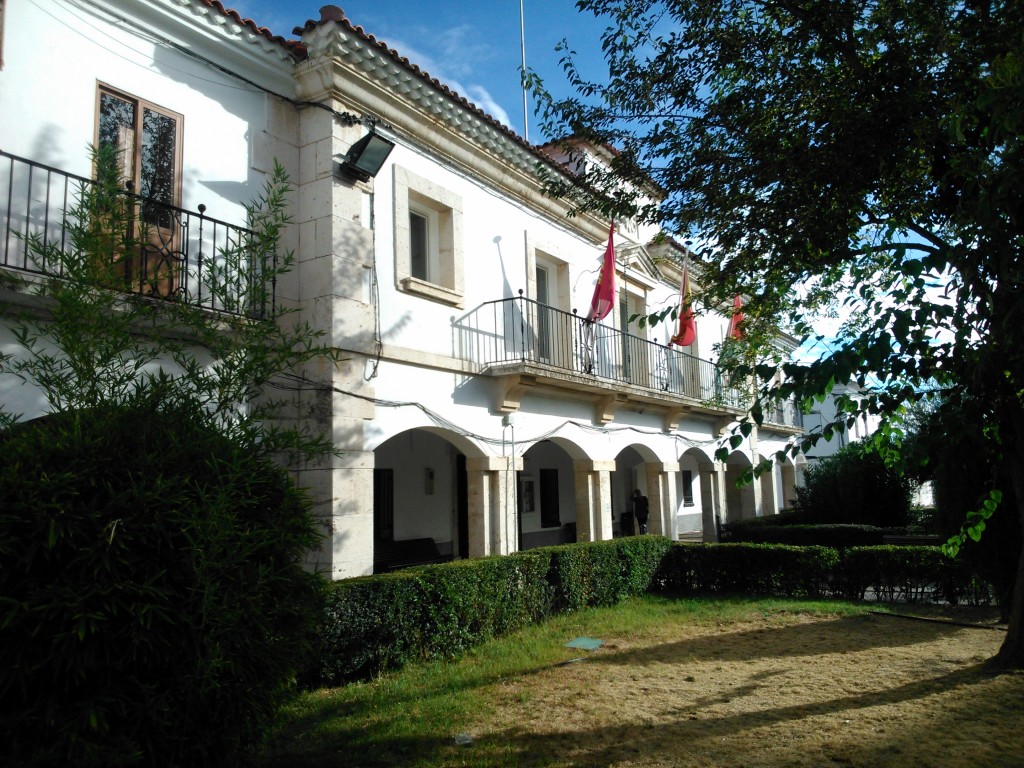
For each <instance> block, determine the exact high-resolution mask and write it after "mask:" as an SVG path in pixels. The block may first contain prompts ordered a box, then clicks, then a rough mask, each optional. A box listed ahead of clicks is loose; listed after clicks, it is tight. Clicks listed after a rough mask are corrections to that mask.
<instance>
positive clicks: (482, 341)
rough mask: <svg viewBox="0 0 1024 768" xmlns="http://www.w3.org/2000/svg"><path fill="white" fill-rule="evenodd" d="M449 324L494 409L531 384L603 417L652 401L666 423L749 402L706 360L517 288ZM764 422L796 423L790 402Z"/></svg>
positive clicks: (723, 417)
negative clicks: (491, 383) (491, 394)
mask: <svg viewBox="0 0 1024 768" xmlns="http://www.w3.org/2000/svg"><path fill="white" fill-rule="evenodd" d="M455 330H456V345H457V350H458V352H457V354H458V355H459V356H460V358H461V359H463V360H466V361H468V362H471V363H473V364H474V365H475V366H477V367H478V368H479V370H481V372H483V373H486V374H489V375H491V376H494V377H496V378H497V379H498V381H499V387H498V390H497V395H498V396H497V402H496V404H495V405H496V409H497V410H499V411H505V412H511V411H514V410H516V409H517V408H518V407H519V400H520V398H521V397H522V395H523V394H524V393H525V392H527V391H529V390H531V389H534V388H536V387H545V388H548V389H552V388H554V389H561V390H569V391H572V392H574V393H576V394H579V393H587V394H590V395H592V396H593V399H594V400H595V403H596V404H597V420H598V421H601V422H607V421H610V420H611V419H612V418H614V411H615V409H616V408H618V407H619V406H621V405H625V404H630V405H631V407H634V408H639V409H643V408H646V407H648V406H650V407H654V408H656V409H658V410H659V411H660V412H661V413H662V414H663V416H664V418H665V427H666V428H668V429H674V428H675V427H676V426H678V422H679V418H680V417H681V416H682V415H683V414H685V413H690V412H693V413H697V414H704V415H706V416H710V417H712V418H714V419H716V420H717V421H718V422H719V425H720V426H724V425H725V424H727V423H728V422H730V421H732V420H733V419H734V418H736V417H738V416H740V415H741V414H742V413H744V412H745V411H746V409H747V407H748V406H749V402H750V395H749V393H748V391H747V389H746V387H745V386H734V385H733V384H732V383H730V382H729V380H728V375H727V374H726V373H725V372H723V371H722V370H721V369H720V368H719V367H718V366H717V365H715V364H714V363H712V362H711V361H710V360H703V359H701V358H698V357H694V356H692V355H688V354H686V353H684V352H681V351H679V350H678V349H676V348H673V347H670V346H666V345H662V344H658V343H657V342H653V341H649V340H648V339H643V338H640V337H639V336H634V335H632V334H629V333H625V332H623V331H621V330H618V329H617V328H613V327H612V326H609V325H605V324H603V323H588V322H587V321H586V320H584V319H583V318H582V317H580V316H578V315H577V314H576V313H575V312H573V313H569V312H563V311H561V310H558V309H555V308H553V307H549V306H547V305H544V304H540V303H538V302H536V301H533V300H531V299H527V298H525V297H524V296H522V295H521V294H520V296H519V297H517V298H512V299H503V300H499V301H491V302H487V303H485V304H482V305H481V306H479V307H477V308H476V309H475V310H473V311H472V312H470V313H468V314H467V315H465V316H463V317H462V318H460V319H459V320H458V321H456V323H455ZM766 422H768V423H769V424H770V425H775V426H781V427H785V428H788V429H793V430H799V429H800V413H799V410H798V409H797V408H796V404H795V403H793V402H787V403H782V404H780V405H779V406H778V407H776V408H774V409H771V410H770V411H769V412H767V413H766Z"/></svg>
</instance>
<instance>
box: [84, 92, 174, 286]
mask: <svg viewBox="0 0 1024 768" xmlns="http://www.w3.org/2000/svg"><path fill="white" fill-rule="evenodd" d="M97 102H98V103H97V110H96V112H97V126H96V146H97V147H100V148H104V147H108V148H113V150H114V155H115V159H116V163H117V171H118V175H119V176H120V181H121V183H122V184H123V185H125V186H127V187H129V188H130V189H131V190H132V191H133V192H134V193H135V194H137V195H140V196H141V198H142V199H141V200H140V201H139V202H138V205H137V208H136V210H135V212H134V213H133V214H132V216H131V222H130V230H131V231H130V232H129V233H128V234H129V235H130V236H131V237H132V238H134V239H136V240H137V241H139V244H138V247H137V248H133V250H132V252H131V253H124V252H118V253H115V254H113V256H114V260H113V261H114V265H115V269H116V270H117V272H118V273H119V274H120V275H121V278H123V279H124V281H125V282H126V283H127V284H128V286H129V287H130V288H131V290H135V291H139V292H141V293H145V294H149V295H160V296H171V295H172V294H174V293H175V292H176V291H177V290H179V288H180V287H181V284H182V275H181V269H182V258H181V239H182V232H181V214H180V212H179V211H178V210H177V209H178V207H179V206H180V203H181V136H182V117H181V115H179V114H176V113H174V112H171V111H169V110H166V109H163V108H162V107H158V106H156V105H155V104H150V103H149V102H146V101H143V100H142V99H139V98H136V97H134V96H129V95H128V94H125V93H121V92H119V91H115V90H113V89H111V88H107V87H105V86H100V88H99V93H98V97H97Z"/></svg>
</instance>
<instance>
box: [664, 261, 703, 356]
mask: <svg viewBox="0 0 1024 768" xmlns="http://www.w3.org/2000/svg"><path fill="white" fill-rule="evenodd" d="M696 340H697V319H696V318H695V317H694V316H693V306H692V305H691V303H690V270H689V267H684V268H683V282H682V283H681V284H680V286H679V330H678V331H677V332H676V334H675V336H673V337H672V338H671V339H670V340H669V344H675V345H676V346H679V347H688V346H690V345H691V344H693V342H695V341H696Z"/></svg>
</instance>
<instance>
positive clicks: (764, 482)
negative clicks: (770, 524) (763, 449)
mask: <svg viewBox="0 0 1024 768" xmlns="http://www.w3.org/2000/svg"><path fill="white" fill-rule="evenodd" d="M757 461H758V463H759V464H760V463H761V462H763V461H766V458H765V457H764V456H760V455H759V456H758V457H757ZM779 470H780V467H779V464H778V463H777V462H776V461H774V460H773V461H772V465H771V469H769V470H767V471H765V472H762V473H761V474H760V475H758V476H757V478H755V480H754V482H756V483H757V484H758V485H759V486H760V489H761V510H760V513H759V514H761V515H777V514H778V513H779V509H780V507H781V502H780V501H779V490H780V489H781V487H782V484H781V475H780V472H779Z"/></svg>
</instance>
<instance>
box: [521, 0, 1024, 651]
mask: <svg viewBox="0 0 1024 768" xmlns="http://www.w3.org/2000/svg"><path fill="white" fill-rule="evenodd" d="M578 6H579V7H580V8H581V9H582V10H584V11H591V12H594V13H596V14H598V15H605V16H607V17H608V20H609V25H608V27H607V29H606V31H605V32H604V35H603V40H602V42H603V52H604V56H605V59H606V62H607V65H608V78H607V80H606V81H602V82H593V81H591V80H588V79H587V78H585V77H584V76H583V74H582V72H581V71H580V70H579V69H578V68H577V66H576V64H575V60H574V55H573V54H572V52H571V51H568V49H566V50H567V53H566V57H565V59H564V67H565V71H566V72H567V74H568V79H569V81H570V83H571V84H572V85H573V86H575V89H576V91H577V93H578V94H579V95H578V96H575V97H570V98H565V99H561V100H555V99H553V98H550V97H548V98H544V87H543V83H542V82H540V80H539V79H538V78H536V77H535V76H534V77H532V84H533V86H534V89H535V91H536V92H537V93H538V94H539V95H540V96H541V113H542V117H543V122H544V128H545V130H546V131H547V132H548V134H549V135H552V136H565V135H574V136H575V137H577V138H581V139H584V140H588V141H589V142H594V143H598V144H602V143H605V144H609V145H612V146H614V147H615V148H616V150H617V152H616V153H615V154H614V156H613V159H612V160H611V163H610V165H607V166H601V165H599V164H590V165H588V166H586V172H585V173H584V174H582V175H580V176H575V177H570V176H566V175H559V174H555V173H551V174H549V176H548V186H549V190H550V192H551V193H553V194H556V195H560V196H562V197H565V198H566V199H568V200H570V201H571V202H572V204H573V206H574V207H575V209H577V210H584V209H586V210H598V211H601V212H603V213H604V214H606V215H609V216H613V217H628V216H634V217H637V218H638V219H640V220H642V221H647V222H656V223H658V224H660V225H662V226H663V227H664V228H665V229H666V231H667V232H669V233H670V234H671V235H674V236H676V237H679V238H681V239H689V240H692V241H694V242H696V243H698V244H699V246H698V248H697V250H698V253H699V255H700V256H701V257H702V258H703V259H704V261H705V262H706V274H707V275H709V276H710V278H711V279H710V280H708V281H707V282H708V283H709V284H708V285H707V286H705V293H704V296H703V297H702V298H703V299H704V302H705V304H710V305H711V306H722V307H727V306H728V302H729V300H730V299H731V298H732V296H733V295H734V294H736V293H741V294H743V295H744V296H745V297H746V302H745V304H744V315H745V324H746V327H748V328H751V329H758V328H759V329H762V331H764V332H765V333H770V328H771V327H772V326H773V325H781V326H783V327H786V328H788V329H790V330H791V331H793V332H795V333H797V334H798V335H800V336H802V337H808V336H813V332H812V330H811V321H812V319H813V318H814V315H815V313H816V312H819V311H820V310H822V308H824V307H828V306H829V303H830V301H832V299H831V298H830V297H834V296H849V299H847V300H846V306H845V308H844V310H845V311H846V312H848V313H849V320H848V321H847V322H846V323H845V324H844V327H843V329H842V331H841V333H840V334H839V336H838V338H836V339H834V340H831V343H830V348H829V350H828V352H827V353H826V354H824V355H823V356H822V357H821V358H820V359H816V360H814V361H811V362H808V363H797V362H790V361H782V360H778V359H773V358H771V357H766V358H764V359H760V360H758V361H756V363H755V364H751V365H749V366H748V367H747V370H749V372H750V373H751V374H753V375H755V376H756V378H757V380H758V382H759V389H758V401H757V402H756V403H755V406H754V409H753V410H752V412H751V420H752V421H753V422H755V423H756V422H758V421H760V418H761V412H762V409H763V408H764V407H765V406H766V404H767V403H768V402H770V401H771V400H773V399H775V398H779V397H789V396H794V395H795V396H796V397H798V398H799V399H801V400H802V401H805V402H806V401H807V400H810V399H813V398H819V397H822V396H824V394H825V393H826V392H827V391H828V390H829V389H830V388H831V385H832V384H833V383H836V382H841V383H845V382H848V381H851V380H854V381H856V382H857V383H858V385H860V387H861V388H862V390H863V391H862V392H860V393H857V394H856V395H848V396H845V397H843V398H840V400H839V406H840V414H839V416H838V417H837V419H836V421H835V423H834V424H833V425H831V426H832V427H833V428H836V427H838V426H840V424H841V423H842V422H847V421H850V420H852V419H854V418H856V417H857V415H859V414H862V413H864V412H870V413H873V414H880V415H882V416H883V417H884V418H883V428H882V437H883V438H884V439H885V441H886V443H889V442H892V438H894V437H898V436H899V434H900V432H901V427H900V419H901V415H902V413H903V412H904V409H905V407H906V404H907V403H908V402H913V401H915V400H917V399H919V398H921V397H922V396H924V393H925V392H929V391H931V392H934V391H943V390H962V391H963V392H965V393H967V394H969V395H970V397H971V398H974V399H976V400H978V401H980V402H984V403H985V404H986V405H987V412H988V413H989V414H990V415H991V419H992V423H991V424H990V425H989V426H990V429H989V430H987V432H986V440H987V442H988V444H989V445H990V446H991V447H992V450H993V455H994V456H996V457H998V458H997V460H998V461H999V462H1000V463H1001V464H1002V465H1003V467H1004V469H1005V472H1003V473H1001V476H1002V477H1006V478H1010V479H1011V480H1010V481H1011V482H1012V483H1013V486H1014V487H1013V490H1014V491H1015V493H1014V494H1013V497H1014V498H1015V499H1016V506H1015V508H1014V509H1007V508H1000V509H1001V511H1000V514H1011V515H1015V516H1016V517H1017V518H1018V519H1019V520H1020V521H1021V523H1022V524H1024V403H1022V393H1024V322H1022V315H1024V301H1021V300H1020V297H1021V288H1022V284H1024V258H1022V256H1024V253H1022V251H1024V229H1022V227H1024V203H1022V200H1024V198H1022V197H1021V195H1020V192H1019V190H1020V189H1021V184H1022V181H1024V179H1022V170H1021V159H1022V158H1021V153H1022V136H1024V100H1022V99H1021V98H1020V94H1021V93H1022V91H1024V54H1022V51H1024V46H1022V41H1024V4H1021V3H1019V2H1016V0H977V1H976V2H975V1H969V2H963V0H927V1H926V2H920V1H919V0H821V1H819V0H813V1H812V0H723V1H722V2H717V3H704V2H697V1H696V0H692V1H690V0H676V1H673V2H654V1H653V0H580V2H579V3H578ZM574 146H578V145H574ZM623 182H626V183H623ZM833 308H834V305H833ZM655 319H657V318H655ZM776 374H781V381H780V380H779V378H776ZM750 428H751V424H750V422H748V423H746V424H743V425H742V429H743V430H745V431H749V430H750ZM829 431H830V430H829V428H828V427H826V429H825V430H824V432H825V433H828V432H829ZM734 439H735V438H734ZM814 440H815V436H814V435H808V436H806V437H805V438H804V439H803V440H802V441H799V442H798V443H797V444H795V445H793V446H791V448H790V450H791V451H797V450H800V449H801V448H807V447H809V446H810V445H811V444H813V442H814ZM898 444H899V443H898V440H896V441H895V445H897V446H898ZM1001 498H1007V497H1003V496H1002V495H1001V494H1000V493H999V492H998V489H993V493H992V494H990V495H989V496H988V497H987V498H986V499H984V500H983V502H982V504H981V505H980V507H979V508H978V510H977V511H975V512H973V513H972V515H971V516H969V518H968V519H967V521H966V522H965V523H964V526H963V528H962V529H961V532H960V533H959V534H958V536H957V537H956V538H955V539H954V540H953V541H952V542H951V547H950V548H951V549H956V548H957V547H958V545H959V543H962V542H963V541H965V540H966V538H974V537H977V536H979V535H980V533H981V531H982V529H983V528H984V526H985V520H986V519H987V518H988V517H990V516H991V514H992V512H993V511H994V510H995V509H996V508H999V500H1000V499H1001ZM1015 583H1016V587H1015V589H1014V596H1013V604H1012V610H1011V620H1010V628H1009V632H1008V633H1007V636H1006V641H1005V643H1004V645H1003V647H1002V649H1001V650H1000V652H999V654H998V656H997V659H996V661H997V662H998V663H1001V664H1005V665H1012V666H1022V665H1024V559H1022V560H1021V562H1020V563H1018V566H1017V574H1016V577H1015Z"/></svg>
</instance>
